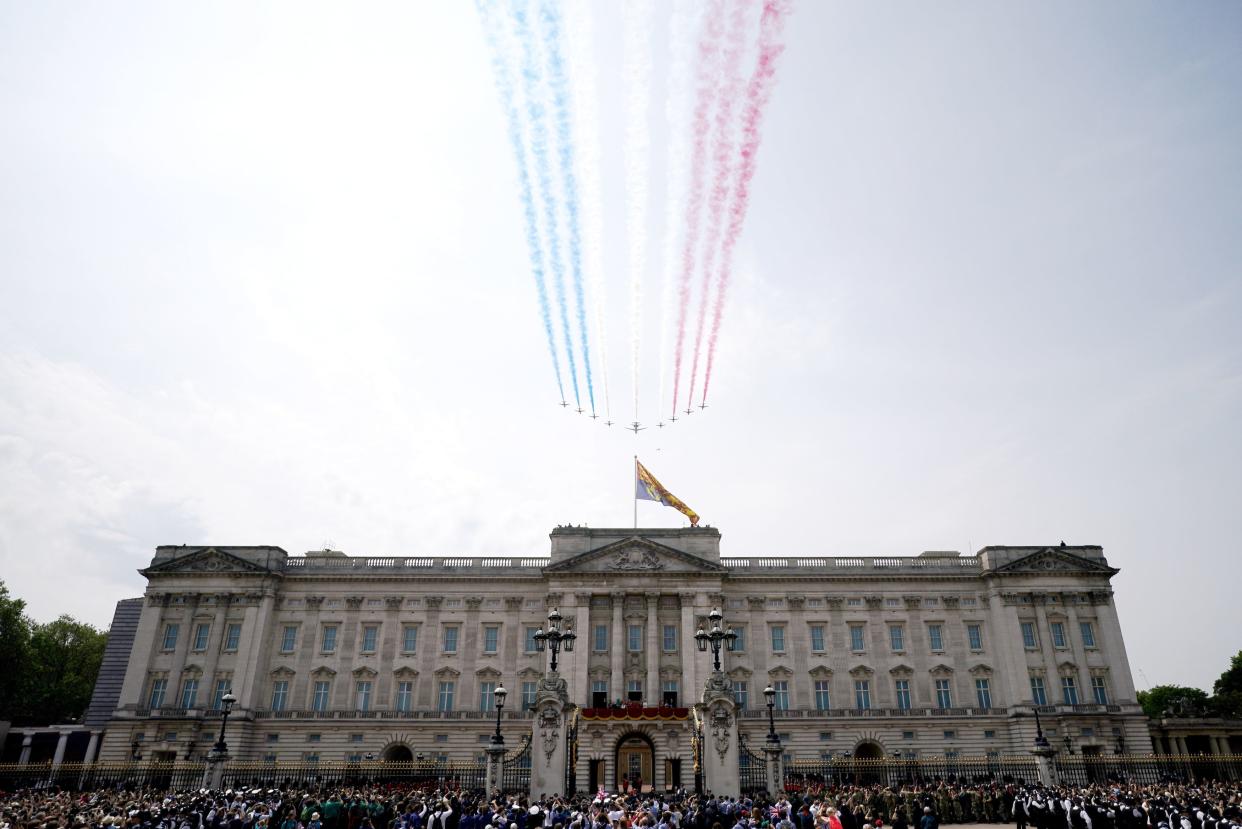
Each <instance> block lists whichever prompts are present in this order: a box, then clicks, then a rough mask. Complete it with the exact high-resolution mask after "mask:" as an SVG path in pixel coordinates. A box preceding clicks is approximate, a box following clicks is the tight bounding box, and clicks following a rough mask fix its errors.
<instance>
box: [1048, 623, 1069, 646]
mask: <svg viewBox="0 0 1242 829" xmlns="http://www.w3.org/2000/svg"><path fill="white" fill-rule="evenodd" d="M1049 627H1050V628H1051V629H1052V646H1053V647H1054V648H1063V647H1065V624H1064V623H1062V622H1053V623H1052V624H1051V625H1049Z"/></svg>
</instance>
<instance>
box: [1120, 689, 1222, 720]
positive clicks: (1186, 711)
mask: <svg viewBox="0 0 1242 829" xmlns="http://www.w3.org/2000/svg"><path fill="white" fill-rule="evenodd" d="M1136 696H1137V697H1138V704H1139V705H1141V706H1142V707H1143V713H1145V714H1146V715H1147V716H1149V717H1151V718H1152V719H1153V720H1158V719H1160V718H1162V717H1178V716H1183V717H1184V716H1195V715H1196V713H1199V712H1202V711H1203V710H1204V709H1205V708H1206V707H1207V704H1208V695H1207V694H1206V693H1204V692H1203V691H1201V690H1199V689H1198V688H1188V687H1186V686H1184V685H1157V686H1155V687H1154V688H1151V689H1150V690H1147V691H1139V692H1138V694H1137V695H1136Z"/></svg>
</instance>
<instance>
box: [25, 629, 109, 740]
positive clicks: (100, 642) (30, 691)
mask: <svg viewBox="0 0 1242 829" xmlns="http://www.w3.org/2000/svg"><path fill="white" fill-rule="evenodd" d="M107 641H108V635H107V634H106V633H104V632H103V631H100V630H96V629H95V628H94V627H92V626H90V625H88V624H85V623H84V622H78V621H75V620H74V619H73V618H72V617H70V616H61V617H60V618H59V619H57V620H56V621H54V622H48V623H47V624H46V625H36V626H35V628H34V632H33V633H32V635H31V637H30V658H29V662H28V669H27V674H28V676H29V682H28V684H27V689H26V697H27V699H26V705H25V706H23V708H24V709H25V711H24V713H25V715H26V718H27V719H30V720H33V721H35V722H40V723H57V722H65V721H66V720H69V719H76V718H78V717H81V716H82V714H83V713H85V711H86V706H87V705H89V704H90V701H91V692H92V691H93V690H94V688H95V678H96V677H97V676H98V675H99V666H100V664H102V663H103V652H104V645H105V644H106V643H107Z"/></svg>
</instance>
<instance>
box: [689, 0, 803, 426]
mask: <svg viewBox="0 0 1242 829" xmlns="http://www.w3.org/2000/svg"><path fill="white" fill-rule="evenodd" d="M789 6H790V3H789V0H764V3H763V17H762V18H761V19H760V22H759V59H758V61H757V63H756V65H755V74H754V75H752V76H751V79H750V86H749V87H748V88H747V90H746V109H745V111H744V112H743V114H742V152H741V158H742V161H741V165H740V166H739V168H738V174H737V184H736V185H735V186H734V191H733V203H732V204H731V205H730V206H729V229H728V231H726V233H725V238H724V244H723V246H722V247H721V252H720V288H719V290H718V292H717V294H716V307H715V309H714V312H713V316H712V333H711V338H710V340H709V341H708V345H707V372H706V374H705V375H704V378H703V399H702V401H701V402H702V403H706V402H707V389H708V387H709V386H710V385H711V382H712V365H713V363H714V362H715V360H716V340H717V338H718V337H719V336H720V321H721V319H722V318H723V316H724V304H725V295H726V293H727V292H728V290H729V279H730V278H731V277H732V275H733V250H734V248H735V247H736V246H737V239H738V236H740V235H741V233H742V223H743V222H744V221H745V219H746V208H747V207H749V206H750V181H751V179H753V178H754V177H755V157H756V156H757V155H758V152H759V142H760V138H761V136H760V134H759V128H760V126H762V124H763V114H764V111H765V110H766V109H767V105H768V101H769V100H770V99H771V98H772V87H774V86H775V85H776V60H777V58H779V57H780V55H781V52H783V51H785V43H784V41H783V40H782V39H781V35H782V33H783V32H784V29H785V18H786V16H787V15H788V14H789Z"/></svg>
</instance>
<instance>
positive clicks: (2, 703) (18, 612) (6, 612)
mask: <svg viewBox="0 0 1242 829" xmlns="http://www.w3.org/2000/svg"><path fill="white" fill-rule="evenodd" d="M32 625H33V623H32V622H31V621H30V619H29V618H27V617H26V603H25V602H23V601H22V600H21V599H14V598H12V597H11V596H9V588H8V587H7V586H6V585H5V583H4V582H3V581H0V665H3V666H4V668H3V669H0V720H7V719H13V714H14V713H15V712H16V711H17V709H18V706H19V705H20V704H21V700H22V690H23V687H22V686H23V684H24V682H23V679H24V677H23V674H24V671H22V670H21V666H23V665H25V664H26V663H27V659H28V657H29V653H30V628H31V627H32Z"/></svg>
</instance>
